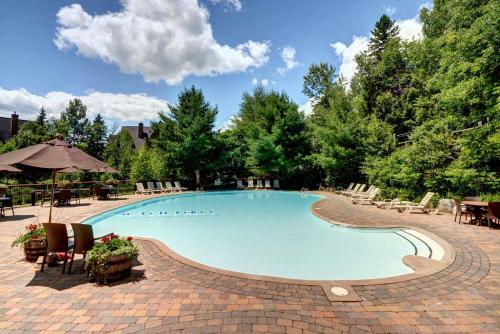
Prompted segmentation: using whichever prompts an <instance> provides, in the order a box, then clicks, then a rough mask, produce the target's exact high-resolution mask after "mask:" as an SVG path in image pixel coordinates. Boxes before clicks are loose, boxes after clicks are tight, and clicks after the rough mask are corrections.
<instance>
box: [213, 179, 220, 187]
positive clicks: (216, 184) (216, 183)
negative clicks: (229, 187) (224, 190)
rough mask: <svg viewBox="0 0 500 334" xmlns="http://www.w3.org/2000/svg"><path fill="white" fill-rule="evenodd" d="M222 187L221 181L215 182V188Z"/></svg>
mask: <svg viewBox="0 0 500 334" xmlns="http://www.w3.org/2000/svg"><path fill="white" fill-rule="evenodd" d="M221 185H222V182H221V180H220V179H217V180H215V181H214V186H216V187H220V186H221Z"/></svg>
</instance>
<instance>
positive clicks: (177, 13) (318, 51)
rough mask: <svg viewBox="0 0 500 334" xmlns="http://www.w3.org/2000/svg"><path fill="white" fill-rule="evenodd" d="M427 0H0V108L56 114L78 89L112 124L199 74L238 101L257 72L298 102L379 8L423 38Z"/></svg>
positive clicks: (212, 97) (139, 114)
mask: <svg viewBox="0 0 500 334" xmlns="http://www.w3.org/2000/svg"><path fill="white" fill-rule="evenodd" d="M422 5H423V2H422V1H402V0H400V1H361V0H359V1H332V0H330V1H328V0H323V1H320V0H310V1H290V0H202V1H196V0H164V1H160V0H123V1H121V2H120V1H111V0H110V1H101V0H87V1H79V2H77V1H75V0H73V1H55V0H52V1H39V0H31V1H27V0H26V1H25V0H3V1H1V2H0V15H1V19H0V31H1V33H0V50H1V52H0V73H1V75H0V116H8V115H10V113H11V112H12V111H14V110H16V111H17V112H18V113H19V114H20V115H21V118H32V117H34V115H35V114H36V113H37V110H38V109H39V107H40V106H41V105H43V106H44V107H45V108H46V109H48V111H49V113H50V115H52V116H57V115H58V114H60V112H61V111H62V110H63V109H64V106H65V104H67V100H68V99H69V98H71V97H82V99H83V100H84V103H86V105H87V106H88V108H89V113H90V116H93V115H95V114H96V113H97V112H99V113H102V114H104V116H105V118H106V120H107V121H108V123H109V124H112V123H117V124H135V123H137V122H138V121H140V120H143V121H144V122H145V123H148V122H149V120H150V119H154V117H155V115H156V112H157V111H159V110H160V109H166V103H175V101H176V99H177V94H178V93H179V91H180V90H182V89H183V88H184V87H189V86H191V85H195V86H196V87H199V88H201V89H202V90H203V92H204V93H205V95H206V97H207V99H208V100H209V101H210V102H211V103H212V104H214V105H217V106H218V108H219V117H218V120H217V126H218V127H222V126H223V125H224V124H225V123H226V122H227V120H228V119H229V118H230V117H231V116H232V115H234V114H235V113H237V112H238V108H239V103H240V101H241V95H242V93H243V92H244V91H251V90H252V89H253V87H254V84H255V83H257V82H258V83H261V84H266V88H269V89H271V88H273V89H276V90H284V91H286V92H287V93H288V94H289V96H290V97H291V98H292V99H293V100H294V101H295V102H296V103H297V104H299V105H305V104H306V102H307V99H306V97H305V96H303V95H302V93H301V90H302V77H303V76H304V74H305V73H306V72H307V68H308V66H309V65H310V64H311V63H318V62H320V61H327V62H329V63H331V64H333V65H335V66H336V67H337V68H338V69H339V70H340V72H341V73H342V74H343V75H344V76H346V77H348V78H349V77H350V76H352V73H353V72H354V71H355V64H354V63H353V57H354V54H356V53H357V52H359V51H361V50H363V48H365V47H366V43H367V39H368V38H369V34H370V30H372V29H373V25H374V23H375V22H376V20H377V19H378V18H379V17H380V16H381V15H382V14H384V13H389V14H390V15H391V17H392V18H393V19H395V20H396V21H397V22H398V24H400V26H401V30H402V37H404V38H418V37H419V35H418V34H419V31H420V24H419V22H418V18H417V15H418V11H419V8H420V7H421V6H422Z"/></svg>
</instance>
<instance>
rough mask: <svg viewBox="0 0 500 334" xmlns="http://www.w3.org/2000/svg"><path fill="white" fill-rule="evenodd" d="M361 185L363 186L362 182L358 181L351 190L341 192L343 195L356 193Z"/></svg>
mask: <svg viewBox="0 0 500 334" xmlns="http://www.w3.org/2000/svg"><path fill="white" fill-rule="evenodd" d="M359 187H361V184H360V183H357V184H356V185H355V186H354V188H352V189H351V190H342V191H341V192H340V193H341V194H342V195H349V194H351V193H355V192H356V191H358V189H359Z"/></svg>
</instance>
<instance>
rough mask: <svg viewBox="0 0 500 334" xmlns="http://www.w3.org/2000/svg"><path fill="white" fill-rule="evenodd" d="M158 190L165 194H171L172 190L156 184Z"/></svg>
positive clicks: (158, 183) (159, 183)
mask: <svg viewBox="0 0 500 334" xmlns="http://www.w3.org/2000/svg"><path fill="white" fill-rule="evenodd" d="M156 189H158V190H160V191H162V192H164V193H168V192H170V190H168V189H166V188H164V187H163V184H162V183H161V182H156Z"/></svg>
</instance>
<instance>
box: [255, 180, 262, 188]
mask: <svg viewBox="0 0 500 334" xmlns="http://www.w3.org/2000/svg"><path fill="white" fill-rule="evenodd" d="M262 188H264V187H263V186H262V180H257V186H255V189H262Z"/></svg>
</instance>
